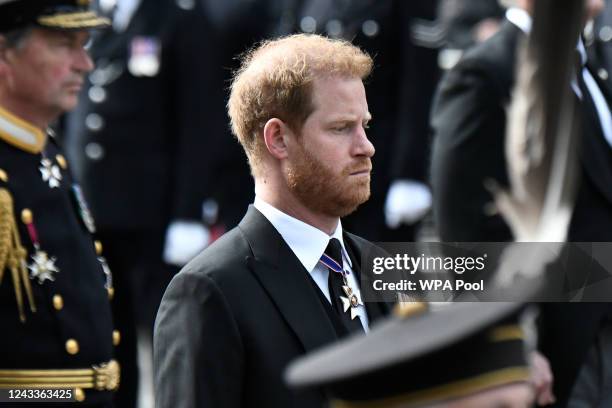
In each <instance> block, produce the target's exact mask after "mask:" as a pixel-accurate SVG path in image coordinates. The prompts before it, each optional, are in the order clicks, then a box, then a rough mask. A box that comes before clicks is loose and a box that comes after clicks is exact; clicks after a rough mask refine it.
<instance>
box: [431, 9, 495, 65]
mask: <svg viewBox="0 0 612 408" xmlns="http://www.w3.org/2000/svg"><path fill="white" fill-rule="evenodd" d="M439 19H440V24H441V25H442V27H443V29H444V31H445V41H444V47H443V49H442V50H441V51H440V57H439V64H440V67H441V68H442V69H444V70H448V69H450V68H452V67H453V66H454V65H455V64H456V63H457V62H458V61H459V59H460V58H461V55H462V54H463V52H464V51H465V50H467V49H468V48H470V47H472V46H474V45H476V44H479V43H481V42H484V41H486V40H487V39H489V38H490V37H491V36H493V34H495V33H496V32H497V30H499V27H500V25H501V23H502V22H503V19H504V8H503V7H502V6H501V5H500V4H499V0H442V1H441V2H440V10H439Z"/></svg>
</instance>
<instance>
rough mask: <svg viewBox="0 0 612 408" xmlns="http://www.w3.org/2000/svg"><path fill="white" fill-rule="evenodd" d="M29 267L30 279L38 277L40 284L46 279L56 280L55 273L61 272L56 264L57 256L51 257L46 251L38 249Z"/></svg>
mask: <svg viewBox="0 0 612 408" xmlns="http://www.w3.org/2000/svg"><path fill="white" fill-rule="evenodd" d="M28 269H29V270H30V279H34V278H36V279H38V283H40V284H43V283H44V282H45V281H46V280H50V281H54V280H55V276H54V274H55V273H57V272H59V269H58V268H57V266H56V265H55V257H54V256H52V257H51V258H49V256H48V255H47V253H46V252H45V251H36V253H35V254H34V255H33V256H32V262H31V263H30V264H29V265H28Z"/></svg>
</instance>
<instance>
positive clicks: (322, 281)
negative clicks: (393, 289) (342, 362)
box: [253, 196, 369, 332]
mask: <svg viewBox="0 0 612 408" xmlns="http://www.w3.org/2000/svg"><path fill="white" fill-rule="evenodd" d="M253 205H254V206H255V208H256V209H257V210H259V212H261V213H262V214H263V216H264V217H266V218H267V219H268V221H270V223H271V224H272V226H274V228H275V229H276V230H277V231H278V233H279V234H280V235H281V237H283V239H284V240H285V242H286V243H287V245H289V248H291V250H292V251H293V253H294V254H295V256H296V257H297V258H298V259H299V261H300V262H301V263H302V265H304V268H305V269H306V270H307V271H308V272H309V273H310V276H312V279H313V280H314V281H315V283H316V284H317V286H318V287H319V289H320V290H321V292H323V294H324V295H325V297H326V298H327V300H328V301H329V302H330V304H331V298H330V295H329V287H328V283H327V279H328V274H329V269H327V267H326V266H325V265H323V264H321V263H320V262H319V259H320V258H321V255H323V252H325V249H326V248H327V244H328V243H329V240H330V239H331V238H337V239H338V241H340V245H341V246H342V258H343V262H342V263H343V265H344V271H345V272H347V273H348V276H347V278H346V279H347V281H348V283H349V285H350V286H351V288H352V289H353V292H354V293H355V294H356V295H357V297H358V298H359V299H361V290H360V288H359V282H358V281H357V278H356V277H355V274H354V273H353V269H352V265H353V264H352V263H351V259H350V258H349V256H348V253H347V252H346V247H345V246H344V240H343V239H342V223H341V222H340V221H338V226H337V227H336V230H335V231H334V233H333V234H332V235H331V236H330V235H327V234H326V233H325V232H323V231H321V230H320V229H318V228H315V227H313V226H312V225H309V224H306V223H305V222H303V221H300V220H298V219H297V218H294V217H292V216H290V215H288V214H285V213H284V212H282V211H280V210H278V209H277V208H275V207H273V206H272V205H270V204H268V203H267V202H265V201H264V200H262V199H261V198H260V197H258V196H255V202H254V203H253ZM357 314H358V316H359V318H360V319H361V323H362V325H363V328H364V329H365V331H366V332H367V331H368V328H369V320H368V315H367V313H366V310H365V307H364V306H362V305H360V306H358V307H357Z"/></svg>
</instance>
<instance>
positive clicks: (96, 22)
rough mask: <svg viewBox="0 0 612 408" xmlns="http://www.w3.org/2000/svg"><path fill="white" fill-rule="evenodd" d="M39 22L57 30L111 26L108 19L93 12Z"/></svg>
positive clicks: (57, 15)
mask: <svg viewBox="0 0 612 408" xmlns="http://www.w3.org/2000/svg"><path fill="white" fill-rule="evenodd" d="M37 22H38V24H40V25H43V26H46V27H57V28H90V27H101V26H109V25H110V20H109V19H108V18H106V17H100V16H98V15H97V14H96V13H94V12H93V11H81V12H75V13H61V14H54V15H51V16H44V17H39V18H38V20H37Z"/></svg>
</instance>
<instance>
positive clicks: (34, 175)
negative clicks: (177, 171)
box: [0, 108, 120, 406]
mask: <svg viewBox="0 0 612 408" xmlns="http://www.w3.org/2000/svg"><path fill="white" fill-rule="evenodd" d="M94 228H95V227H94V224H93V220H92V219H91V216H90V215H89V213H88V209H87V206H86V204H85V202H84V200H83V198H82V195H81V193H80V190H79V187H78V186H77V185H76V184H74V183H73V181H72V178H71V176H70V173H69V166H68V163H67V161H66V159H65V158H64V156H63V154H62V151H61V149H60V148H59V147H58V145H57V143H56V141H55V139H54V138H53V137H52V136H50V135H45V134H44V133H43V132H42V131H41V130H39V129H37V128H35V127H33V126H31V125H30V124H29V123H26V122H24V121H22V120H21V119H19V118H17V117H15V116H13V115H11V114H10V113H9V112H7V111H5V110H3V109H2V108H0V327H1V328H0V330H1V331H2V335H1V336H0V388H16V387H24V388H68V389H73V390H75V391H74V392H75V397H76V399H77V400H78V401H82V402H83V403H84V404H85V405H92V406H93V405H95V406H107V405H110V401H111V399H112V392H113V391H114V390H115V389H117V387H118V386H119V366H118V364H117V362H116V361H115V360H113V349H114V345H116V344H118V342H119V341H120V333H119V332H117V331H113V321H112V317H111V309H110V302H109V298H110V297H112V291H113V289H112V277H111V274H110V271H109V270H108V268H107V266H106V264H105V261H104V258H103V257H102V245H101V244H100V243H99V242H97V241H94V240H93V239H92V231H93V229H94ZM57 370H65V371H57Z"/></svg>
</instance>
